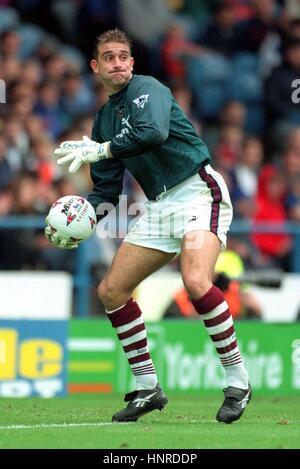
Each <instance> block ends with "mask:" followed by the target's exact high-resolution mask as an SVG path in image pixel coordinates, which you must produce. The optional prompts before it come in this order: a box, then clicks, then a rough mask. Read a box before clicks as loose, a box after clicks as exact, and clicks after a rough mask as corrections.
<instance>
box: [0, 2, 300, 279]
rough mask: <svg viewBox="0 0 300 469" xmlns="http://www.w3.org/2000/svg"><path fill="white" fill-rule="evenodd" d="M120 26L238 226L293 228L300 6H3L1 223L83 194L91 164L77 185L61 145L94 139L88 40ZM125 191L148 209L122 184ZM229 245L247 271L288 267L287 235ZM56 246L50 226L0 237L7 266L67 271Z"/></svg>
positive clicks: (298, 184)
mask: <svg viewBox="0 0 300 469" xmlns="http://www.w3.org/2000/svg"><path fill="white" fill-rule="evenodd" d="M116 26H119V27H120V28H122V29H124V30H125V31H126V32H127V33H128V34H129V36H130V37H131V38H132V39H133V41H134V51H133V54H134V56H135V57H136V65H135V72H136V73H143V74H152V75H154V76H155V77H157V78H158V79H160V80H162V81H163V82H165V83H166V84H167V85H168V86H170V87H171V88H172V90H173V93H174V96H175V97H176V99H177V100H178V102H179V103H180V105H181V106H182V107H183V108H184V110H185V112H186V114H187V115H188V116H189V118H190V119H191V120H192V122H193V123H194V126H195V128H196V130H197V132H198V133H199V135H200V136H201V137H202V138H203V140H204V141H205V142H206V143H207V144H208V146H209V148H210V151H211V153H212V157H213V161H214V167H215V168H216V169H217V170H218V171H220V172H221V173H222V175H223V176H224V178H225V180H226V182H227V184H228V187H229V189H230V194H231V197H232V201H233V205H234V215H235V218H236V219H243V220H246V221H249V220H250V221H274V222H285V221H288V220H291V221H294V222H296V223H298V222H299V221H300V108H299V106H300V104H299V103H298V102H297V99H296V100H295V99H293V98H292V94H293V92H294V93H295V92H296V93H295V96H297V90H296V89H295V86H298V87H299V86H300V85H299V84H300V81H299V84H298V85H297V82H296V81H295V80H297V79H300V1H298V0H282V1H279V0H277V1H276V0H210V1H209V0H202V1H201V2H199V1H197V0H177V1H175V0H173V1H172V0H169V1H167V0H165V1H164V0H145V1H144V0H115V1H111V0H106V1H105V0H102V1H100V0H59V1H58V0H52V1H51V0H50V1H44V0H30V1H28V0H26V1H25V0H11V1H10V0H0V78H1V80H3V82H4V83H5V91H6V102H5V103H1V104H0V216H1V217H5V216H6V215H45V214H46V213H47V212H48V210H49V207H50V206H51V204H52V203H53V201H54V200H56V199H57V198H58V197H61V196H63V195H68V194H81V195H84V196H85V195H87V194H88V192H89V190H90V188H91V181H90V178H89V168H88V167H84V168H82V169H81V170H80V171H79V173H78V174H76V175H72V177H70V176H69V174H68V173H67V172H65V171H64V170H62V169H60V168H58V167H57V165H56V164H55V161H54V158H53V149H54V148H55V147H56V146H57V145H58V144H59V142H60V141H62V140H69V139H70V140H76V139H81V138H82V136H83V135H90V132H91V125H92V120H93V115H94V113H95V112H96V111H97V109H98V108H99V107H100V106H101V105H102V104H103V103H104V102H105V100H106V97H105V95H104V92H103V89H102V87H101V85H99V83H98V82H97V81H96V80H95V78H94V75H92V73H91V70H90V69H89V60H90V58H91V55H92V48H93V43H94V39H95V36H96V35H98V34H100V33H102V32H103V31H105V30H106V29H108V28H112V27H116ZM295 84H296V85H295ZM125 192H127V193H128V194H129V196H130V200H143V195H142V194H141V190H140V188H139V187H138V185H137V184H136V183H135V182H134V181H132V179H131V178H130V177H129V176H128V175H127V176H126V180H125ZM229 247H230V248H231V249H233V250H235V251H236V252H237V253H238V254H239V255H240V256H241V257H242V259H243V261H244V263H245V265H246V267H251V268H260V269H261V268H264V267H273V266H275V267H279V268H282V269H283V270H285V271H289V270H290V268H291V264H290V256H291V253H292V250H293V238H292V237H291V236H290V235H289V234H288V233H285V232H283V233H280V234H274V233H268V234H262V233H258V234H257V233H256V234H255V233H254V234H252V235H251V236H244V237H234V236H231V237H230V239H229ZM54 251H55V252H56V251H57V250H54V249H53V248H52V247H51V245H49V243H48V242H47V241H46V240H45V238H44V237H43V233H42V231H39V230H36V229H32V230H25V229H24V230H22V231H20V230H16V231H15V230H1V231H0V269H25V268H34V269H39V268H47V269H57V268H60V267H61V266H64V267H65V268H68V269H69V270H70V271H72V269H74V262H73V260H72V259H73V257H74V256H73V257H72V256H71V254H70V252H64V253H61V252H60V253H57V252H56V253H54ZM112 251H113V250H112ZM100 257H101V256H100Z"/></svg>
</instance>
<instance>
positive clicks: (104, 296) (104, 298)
mask: <svg viewBox="0 0 300 469" xmlns="http://www.w3.org/2000/svg"><path fill="white" fill-rule="evenodd" d="M98 295H99V298H100V300H101V302H102V303H103V305H104V307H105V308H106V309H108V310H109V309H115V308H118V307H120V306H122V305H123V304H125V303H127V301H128V300H129V298H130V296H131V291H124V290H121V289H119V288H117V287H116V286H115V285H114V284H113V283H112V282H110V280H109V279H106V278H104V279H103V280H102V282H101V283H100V285H99V286H98Z"/></svg>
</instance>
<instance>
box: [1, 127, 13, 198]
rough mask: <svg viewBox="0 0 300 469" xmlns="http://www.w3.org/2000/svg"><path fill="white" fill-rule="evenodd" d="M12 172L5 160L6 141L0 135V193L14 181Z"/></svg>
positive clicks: (2, 135) (3, 136)
mask: <svg viewBox="0 0 300 469" xmlns="http://www.w3.org/2000/svg"><path fill="white" fill-rule="evenodd" d="M14 176H15V175H14V171H13V169H12V167H11V165H10V163H9V161H8V158H7V141H6V138H5V135H4V134H3V133H0V191H2V190H5V189H6V188H7V187H8V185H9V184H10V183H11V181H12V180H13V179H14Z"/></svg>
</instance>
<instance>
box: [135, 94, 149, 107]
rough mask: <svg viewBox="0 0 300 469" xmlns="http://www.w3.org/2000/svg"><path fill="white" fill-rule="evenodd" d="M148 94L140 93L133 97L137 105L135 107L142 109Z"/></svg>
mask: <svg viewBox="0 0 300 469" xmlns="http://www.w3.org/2000/svg"><path fill="white" fill-rule="evenodd" d="M149 96H150V95H149V94H142V95H141V96H139V97H138V98H136V99H133V102H134V103H135V104H136V105H137V107H138V108H139V109H140V108H142V109H144V106H145V103H147V102H148V98H149Z"/></svg>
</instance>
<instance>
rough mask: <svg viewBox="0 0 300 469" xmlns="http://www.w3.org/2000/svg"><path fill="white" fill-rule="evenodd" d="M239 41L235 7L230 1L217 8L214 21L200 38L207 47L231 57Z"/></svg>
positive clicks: (218, 5)
mask: <svg viewBox="0 0 300 469" xmlns="http://www.w3.org/2000/svg"><path fill="white" fill-rule="evenodd" d="M238 41H239V38H238V31H237V27H236V17H235V12H234V9H233V6H232V5H231V3H230V2H228V1H227V2H226V1H224V2H221V3H219V4H217V5H216V6H215V8H214V17H213V20H212V22H211V23H210V24H209V25H208V27H207V28H206V30H205V32H204V34H203V35H202V36H201V37H200V38H199V42H200V43H201V44H202V45H203V46H205V47H208V48H211V49H214V50H215V51H217V52H219V53H221V54H224V55H227V56H231V55H233V54H234V53H235V52H236V51H237V47H238Z"/></svg>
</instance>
